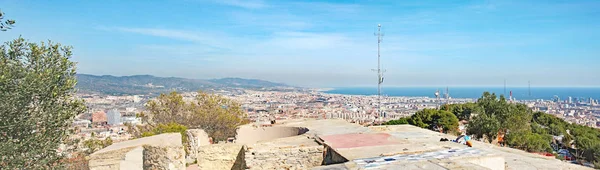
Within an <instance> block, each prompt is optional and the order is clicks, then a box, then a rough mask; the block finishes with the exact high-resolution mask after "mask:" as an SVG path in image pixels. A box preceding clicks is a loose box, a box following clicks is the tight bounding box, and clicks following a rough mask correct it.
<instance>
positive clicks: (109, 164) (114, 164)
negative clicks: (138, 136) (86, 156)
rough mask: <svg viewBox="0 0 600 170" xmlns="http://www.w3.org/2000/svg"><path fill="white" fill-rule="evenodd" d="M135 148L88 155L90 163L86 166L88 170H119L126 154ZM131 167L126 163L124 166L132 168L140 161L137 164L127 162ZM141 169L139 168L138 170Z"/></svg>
mask: <svg viewBox="0 0 600 170" xmlns="http://www.w3.org/2000/svg"><path fill="white" fill-rule="evenodd" d="M136 148H138V147H136V146H133V147H127V148H121V149H117V150H113V151H109V152H102V153H97V152H96V153H94V154H92V155H90V161H89V162H88V166H89V168H90V170H114V169H121V164H122V163H124V162H122V161H124V160H126V157H127V156H126V155H127V154H128V152H130V151H132V150H135V149H136ZM137 156H138V157H140V158H141V157H142V155H141V154H138V155H137ZM129 163H130V164H131V165H128V163H127V162H125V164H126V165H125V166H127V167H132V166H134V165H133V164H140V163H141V160H140V161H139V163H137V162H129ZM138 169H141V166H140V167H139V168H138Z"/></svg>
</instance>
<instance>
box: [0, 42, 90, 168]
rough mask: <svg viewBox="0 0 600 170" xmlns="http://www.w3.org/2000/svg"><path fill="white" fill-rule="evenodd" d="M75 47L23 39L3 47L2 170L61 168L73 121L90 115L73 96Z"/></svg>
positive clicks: (0, 89) (0, 67)
mask: <svg viewBox="0 0 600 170" xmlns="http://www.w3.org/2000/svg"><path fill="white" fill-rule="evenodd" d="M71 55H72V53H71V47H68V46H62V45H61V44H58V43H53V42H50V41H48V42H47V43H44V42H42V43H39V44H37V43H30V42H27V41H26V40H25V39H23V38H18V39H16V40H13V41H10V42H6V43H5V44H4V45H1V46H0V99H1V100H2V101H1V102H0V167H3V168H2V169H16V168H18V169H48V168H54V167H56V166H59V162H60V161H59V160H60V159H61V158H62V157H63V155H62V154H61V153H60V152H59V151H58V148H59V145H60V144H64V143H66V142H67V140H68V137H69V133H70V132H71V131H70V130H69V127H70V125H71V123H72V122H73V118H74V117H75V116H76V115H78V114H81V113H83V112H84V111H85V105H84V104H83V102H82V101H81V100H77V99H75V97H74V94H75V89H74V86H75V84H76V79H75V63H74V62H72V61H70V60H69V59H70V58H71Z"/></svg>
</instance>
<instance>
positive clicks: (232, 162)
mask: <svg viewBox="0 0 600 170" xmlns="http://www.w3.org/2000/svg"><path fill="white" fill-rule="evenodd" d="M240 152H244V147H243V145H240V144H232V143H227V144H213V145H206V146H200V147H199V148H198V158H197V159H198V168H199V169H207V170H212V169H234V168H236V169H237V168H240V169H245V168H243V167H245V163H243V161H244V159H243V157H241V159H238V156H239V155H240ZM237 161H242V162H237Z"/></svg>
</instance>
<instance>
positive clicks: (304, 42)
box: [0, 0, 600, 87]
mask: <svg viewBox="0 0 600 170" xmlns="http://www.w3.org/2000/svg"><path fill="white" fill-rule="evenodd" d="M0 9H1V10H2V12H4V13H6V15H5V17H6V18H9V19H14V20H16V22H17V23H16V25H15V26H14V28H13V29H11V30H10V31H6V32H2V35H3V36H2V37H0V41H2V42H6V41H9V40H12V39H15V38H17V37H19V36H20V35H23V38H26V39H29V40H31V41H42V40H48V39H50V40H52V41H54V42H60V43H62V44H64V45H71V46H73V47H74V50H73V52H74V57H73V60H74V61H76V62H78V65H77V69H78V70H77V72H78V73H82V74H92V75H115V76H126V75H143V74H148V75H154V76H159V77H182V78H194V79H212V78H225V77H240V78H251V79H261V80H267V81H273V82H278V83H285V84H290V85H294V86H301V87H351V86H376V84H377V82H376V80H377V77H376V73H374V72H372V71H371V69H373V68H375V67H377V38H376V37H374V36H373V33H374V31H375V29H376V27H377V24H382V28H383V32H384V33H385V36H384V40H383V43H382V44H381V57H382V58H381V60H382V63H383V64H382V65H383V68H384V69H386V70H387V72H386V73H385V74H384V75H385V82H384V84H383V85H384V86H386V87H393V86H401V87H411V86H435V87H438V86H441V87H445V86H451V87H452V86H454V87H458V86H472V87H488V86H502V85H503V81H504V80H505V79H506V80H507V86H509V85H510V86H525V87H526V86H527V82H528V81H531V85H532V87H534V86H535V87H540V86H543V87H550V86H551V87H584V86H585V87H590V86H591V87H599V86H600V74H598V73H599V72H600V68H599V67H598V65H599V64H600V57H598V54H600V48H598V47H600V17H598V16H599V15H598V14H600V11H599V10H598V9H600V1H591V0H590V1H587V0H580V1H563V2H556V1H553V2H547V1H492V0H484V1H436V2H424V1H401V2H397V1H377V2H372V1H367V0H358V1H352V2H345V1H333V0H332V1H266V0H265V1H263V0H244V1H242V0H173V1H112V0H109V1H65V0H57V1H18V0H7V1H4V2H3V4H2V6H0Z"/></svg>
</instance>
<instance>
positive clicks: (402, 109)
mask: <svg viewBox="0 0 600 170" xmlns="http://www.w3.org/2000/svg"><path fill="white" fill-rule="evenodd" d="M214 93H216V94H219V95H222V96H225V97H227V98H230V99H233V100H235V101H237V102H239V104H241V106H242V108H243V109H244V110H245V111H246V112H247V114H248V118H249V119H250V120H251V121H253V122H270V121H272V120H289V119H302V118H313V119H338V118H339V119H344V120H346V121H348V122H351V123H357V124H361V125H364V126H368V125H377V124H381V123H383V122H387V121H389V120H394V119H398V118H401V117H407V116H410V115H412V114H414V113H415V112H417V111H418V110H422V109H425V108H438V107H440V105H442V104H446V103H450V104H454V103H467V102H474V101H476V100H477V99H456V98H451V97H449V98H448V99H444V98H442V99H438V98H434V97H384V98H382V107H381V108H382V109H381V110H382V114H381V116H380V114H378V113H377V112H378V110H377V104H378V102H377V96H363V95H340V94H328V93H325V92H323V91H321V90H319V89H297V90H287V91H256V90H245V89H232V90H229V91H225V90H219V91H215V92H214ZM432 94H433V93H432ZM195 95H197V92H185V93H183V96H184V98H185V99H186V100H191V99H192V98H193V97H194V96H195ZM78 96H79V97H80V98H82V99H84V100H85V102H86V104H87V106H88V108H89V109H88V112H87V113H85V114H82V115H79V116H78V118H77V119H76V121H75V122H74V125H75V126H77V127H80V134H79V135H80V136H81V137H84V138H86V139H87V138H89V137H91V132H94V133H96V134H98V135H96V138H98V139H104V138H106V137H111V138H113V139H112V140H114V141H122V140H127V139H129V138H130V137H131V136H130V135H129V134H127V133H125V131H126V128H127V126H125V125H124V124H132V125H137V124H140V123H141V118H139V117H136V115H137V114H139V113H140V112H142V111H143V110H144V105H145V103H146V102H147V101H149V100H152V99H153V98H152V97H151V96H149V95H130V96H110V95H99V94H79V95H78ZM508 100H510V99H508ZM512 102H519V103H523V104H526V105H527V106H528V107H530V108H531V109H532V110H534V111H541V112H544V113H548V114H552V115H554V116H557V117H559V118H562V119H564V120H566V121H568V122H572V123H576V124H581V125H586V126H590V127H595V128H598V127H600V121H599V119H598V117H599V116H600V105H599V104H598V102H597V100H596V99H592V98H590V99H574V98H571V97H567V99H566V100H561V99H560V98H558V97H557V98H555V99H550V100H544V99H538V100H517V101H512Z"/></svg>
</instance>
